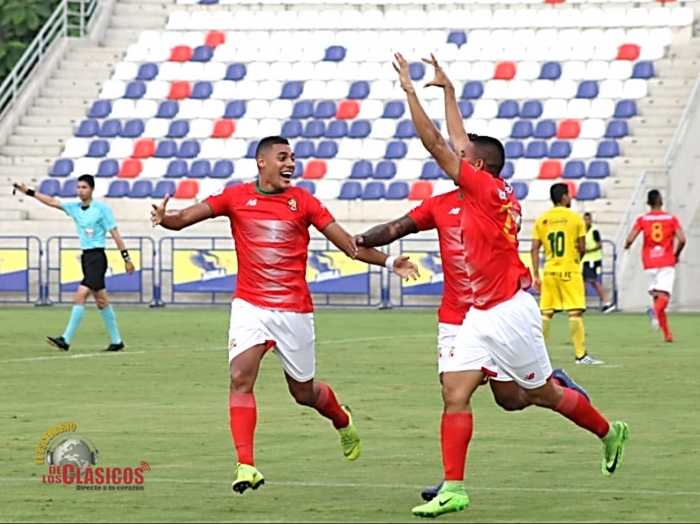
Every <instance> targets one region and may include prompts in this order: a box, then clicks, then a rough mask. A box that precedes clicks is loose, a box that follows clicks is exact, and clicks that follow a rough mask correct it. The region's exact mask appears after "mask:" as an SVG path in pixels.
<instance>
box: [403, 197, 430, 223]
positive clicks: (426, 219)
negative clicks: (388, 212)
mask: <svg viewBox="0 0 700 524" xmlns="http://www.w3.org/2000/svg"><path fill="white" fill-rule="evenodd" d="M433 202H434V199H432V198H427V199H425V200H423V202H421V203H420V205H418V206H416V207H414V208H413V209H411V211H409V212H408V216H409V217H410V218H411V219H412V220H413V221H414V222H415V223H416V226H417V227H418V231H428V230H429V229H435V215H434V213H433Z"/></svg>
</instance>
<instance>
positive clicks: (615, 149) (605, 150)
mask: <svg viewBox="0 0 700 524" xmlns="http://www.w3.org/2000/svg"><path fill="white" fill-rule="evenodd" d="M617 156H620V148H619V146H618V145H617V142H616V141H614V140H605V141H603V142H600V143H599V144H598V151H597V152H596V157H598V158H615V157H617Z"/></svg>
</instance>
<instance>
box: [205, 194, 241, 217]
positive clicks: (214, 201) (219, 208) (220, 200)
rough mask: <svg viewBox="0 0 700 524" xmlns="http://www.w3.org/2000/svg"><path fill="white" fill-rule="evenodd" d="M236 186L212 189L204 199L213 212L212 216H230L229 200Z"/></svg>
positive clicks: (230, 200)
mask: <svg viewBox="0 0 700 524" xmlns="http://www.w3.org/2000/svg"><path fill="white" fill-rule="evenodd" d="M236 187H237V186H229V187H226V188H222V189H219V190H217V191H214V192H213V193H212V194H211V195H209V196H208V197H207V198H205V199H204V202H206V203H207V204H209V207H210V208H211V210H212V211H213V213H214V217H225V216H230V209H231V202H232V201H233V196H234V194H235V193H234V192H235V190H236Z"/></svg>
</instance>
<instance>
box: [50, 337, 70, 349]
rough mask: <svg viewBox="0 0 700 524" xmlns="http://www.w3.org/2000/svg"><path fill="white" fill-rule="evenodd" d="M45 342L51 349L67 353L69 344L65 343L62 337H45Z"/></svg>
mask: <svg viewBox="0 0 700 524" xmlns="http://www.w3.org/2000/svg"><path fill="white" fill-rule="evenodd" d="M46 341H47V342H48V343H49V344H50V345H52V346H53V347H55V348H57V349H60V350H61V351H68V349H69V348H70V344H68V342H66V339H64V338H63V337H46Z"/></svg>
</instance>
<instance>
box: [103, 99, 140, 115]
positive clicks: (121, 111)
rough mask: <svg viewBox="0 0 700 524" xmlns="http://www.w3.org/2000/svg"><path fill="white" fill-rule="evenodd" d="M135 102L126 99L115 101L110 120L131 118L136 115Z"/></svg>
mask: <svg viewBox="0 0 700 524" xmlns="http://www.w3.org/2000/svg"><path fill="white" fill-rule="evenodd" d="M134 105H135V104H134V101H133V100H126V99H124V98H122V99H119V100H115V101H114V102H113V103H112V112H111V113H110V114H109V116H110V118H131V117H132V116H135V115H134Z"/></svg>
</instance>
